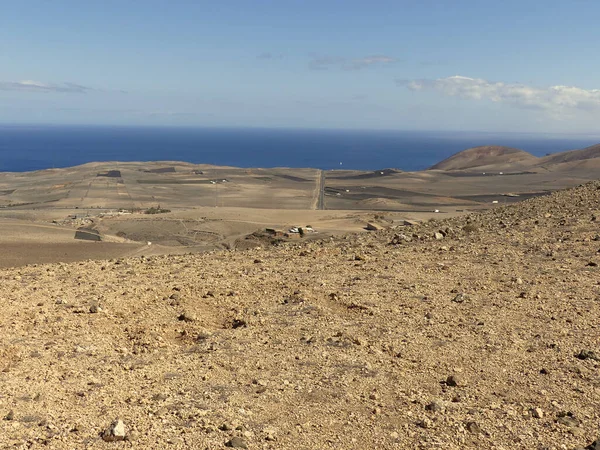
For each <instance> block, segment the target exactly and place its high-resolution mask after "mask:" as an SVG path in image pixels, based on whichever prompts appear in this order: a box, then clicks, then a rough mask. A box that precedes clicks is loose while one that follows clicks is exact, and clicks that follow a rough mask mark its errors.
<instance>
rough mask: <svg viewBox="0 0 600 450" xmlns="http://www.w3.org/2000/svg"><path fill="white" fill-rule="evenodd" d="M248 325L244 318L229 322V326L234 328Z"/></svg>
mask: <svg viewBox="0 0 600 450" xmlns="http://www.w3.org/2000/svg"><path fill="white" fill-rule="evenodd" d="M247 326H248V324H247V323H246V321H245V320H244V319H234V320H233V322H231V328H233V329H235V328H242V327H243V328H246V327H247Z"/></svg>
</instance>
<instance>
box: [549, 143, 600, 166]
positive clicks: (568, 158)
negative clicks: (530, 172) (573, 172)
mask: <svg viewBox="0 0 600 450" xmlns="http://www.w3.org/2000/svg"><path fill="white" fill-rule="evenodd" d="M594 158H600V144H596V145H592V146H590V147H586V148H583V149H581V150H569V151H566V152H560V153H555V154H553V155H550V156H546V157H544V158H542V159H541V160H540V164H541V165H548V164H562V163H568V162H576V161H584V160H586V159H594Z"/></svg>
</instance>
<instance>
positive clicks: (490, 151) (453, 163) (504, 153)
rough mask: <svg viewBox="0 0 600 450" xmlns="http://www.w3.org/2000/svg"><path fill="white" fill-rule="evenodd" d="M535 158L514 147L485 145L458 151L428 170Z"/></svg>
mask: <svg viewBox="0 0 600 450" xmlns="http://www.w3.org/2000/svg"><path fill="white" fill-rule="evenodd" d="M537 159H538V158H536V157H535V156H533V155H531V154H530V153H527V152H525V151H523V150H519V149H516V148H511V147H502V146H497V145H486V146H482V147H474V148H469V149H467V150H463V151H461V152H458V153H456V154H454V155H452V156H450V157H449V158H447V159H445V160H443V161H440V162H439V163H437V164H435V165H434V166H432V167H430V168H429V170H465V169H473V168H479V167H488V166H497V165H502V166H505V165H514V164H532V163H534V162H535V161H537Z"/></svg>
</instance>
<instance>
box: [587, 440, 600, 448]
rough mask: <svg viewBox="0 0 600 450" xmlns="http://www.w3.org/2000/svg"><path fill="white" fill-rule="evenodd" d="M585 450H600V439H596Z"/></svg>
mask: <svg viewBox="0 0 600 450" xmlns="http://www.w3.org/2000/svg"><path fill="white" fill-rule="evenodd" d="M585 450H600V439H596V440H595V441H594V442H592V443H591V444H590V445H588V446H587V447H586V448H585Z"/></svg>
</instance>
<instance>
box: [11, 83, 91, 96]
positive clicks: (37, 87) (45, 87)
mask: <svg viewBox="0 0 600 450" xmlns="http://www.w3.org/2000/svg"><path fill="white" fill-rule="evenodd" d="M93 90H94V89H93V88H90V87H87V86H82V85H81V84H77V83H60V84H55V83H41V82H39V81H32V80H23V81H0V91H21V92H70V93H79V94H84V93H86V92H90V91H93Z"/></svg>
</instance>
